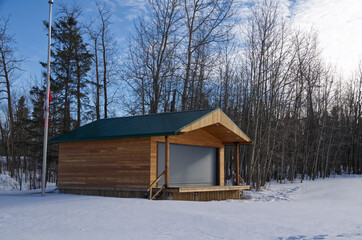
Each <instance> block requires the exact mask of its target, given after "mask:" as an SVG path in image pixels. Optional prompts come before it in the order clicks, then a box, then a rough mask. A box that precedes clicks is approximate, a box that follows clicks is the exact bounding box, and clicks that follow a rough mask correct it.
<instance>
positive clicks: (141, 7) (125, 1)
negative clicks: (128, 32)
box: [115, 0, 148, 21]
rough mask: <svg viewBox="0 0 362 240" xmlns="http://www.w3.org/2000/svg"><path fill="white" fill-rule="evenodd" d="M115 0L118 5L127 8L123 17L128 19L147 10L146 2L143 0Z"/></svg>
mask: <svg viewBox="0 0 362 240" xmlns="http://www.w3.org/2000/svg"><path fill="white" fill-rule="evenodd" d="M115 2H117V4H118V5H119V6H120V7H122V8H126V9H127V13H125V17H126V19H127V20H129V21H130V20H133V19H135V18H137V17H139V16H142V15H143V14H144V13H145V12H147V5H148V3H147V1H145V0H115Z"/></svg>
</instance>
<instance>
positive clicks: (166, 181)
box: [165, 136, 170, 188]
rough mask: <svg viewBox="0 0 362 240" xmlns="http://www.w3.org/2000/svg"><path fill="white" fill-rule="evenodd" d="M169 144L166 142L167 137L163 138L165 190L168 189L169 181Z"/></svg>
mask: <svg viewBox="0 0 362 240" xmlns="http://www.w3.org/2000/svg"><path fill="white" fill-rule="evenodd" d="M169 168H170V144H169V142H168V137H167V136H165V185H166V188H168V187H169V179H170V169H169Z"/></svg>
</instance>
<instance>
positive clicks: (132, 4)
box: [0, 0, 146, 91]
mask: <svg viewBox="0 0 362 240" xmlns="http://www.w3.org/2000/svg"><path fill="white" fill-rule="evenodd" d="M75 2H76V4H77V5H78V6H80V7H81V8H82V11H83V19H81V21H82V22H87V20H88V19H90V18H91V16H94V15H95V14H96V6H95V1H93V0H92V1H89V0H88V1H87V0H77V1H72V0H54V4H53V23H54V19H55V17H56V15H57V12H58V11H59V9H60V6H59V4H60V3H64V4H66V5H69V6H71V5H72V4H74V3H75ZM104 2H106V3H107V4H108V5H109V6H110V7H111V8H112V10H113V11H114V15H113V19H112V22H113V26H112V29H113V32H114V35H115V38H116V40H117V42H118V46H119V47H120V48H124V47H125V46H127V37H128V35H129V32H130V30H131V29H132V26H133V19H134V18H136V17H137V16H139V15H141V14H142V12H144V8H145V2H146V1H143V0H132V1H128V0H123V1H122V0H120V1H116V0H113V1H104ZM0 16H1V17H5V18H7V17H8V16H10V25H9V32H10V33H11V34H13V35H14V38H15V40H16V45H15V46H16V50H17V53H18V55H19V56H20V57H22V58H24V59H25V61H24V62H23V63H22V69H23V70H24V71H23V72H22V73H21V81H22V83H21V84H16V85H17V86H24V91H28V89H29V88H28V87H30V86H32V85H34V84H37V83H38V81H39V78H40V76H41V67H40V64H39V62H40V61H43V62H46V60H47V45H48V37H47V30H46V29H45V27H44V26H43V23H42V21H43V20H47V21H48V19H49V3H48V0H0ZM35 79H37V80H35ZM24 81H25V82H24ZM34 81H35V82H34Z"/></svg>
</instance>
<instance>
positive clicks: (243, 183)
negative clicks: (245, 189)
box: [239, 175, 246, 186]
mask: <svg viewBox="0 0 362 240" xmlns="http://www.w3.org/2000/svg"><path fill="white" fill-rule="evenodd" d="M239 180H240V182H241V185H242V186H244V185H246V184H245V182H244V179H243V178H242V177H241V176H240V175H239Z"/></svg>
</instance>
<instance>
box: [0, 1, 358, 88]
mask: <svg viewBox="0 0 362 240" xmlns="http://www.w3.org/2000/svg"><path fill="white" fill-rule="evenodd" d="M240 1H241V2H250V1H258V0H239V1H238V2H240ZM280 1H281V2H282V3H283V4H284V6H287V7H289V8H290V9H289V10H290V11H291V12H292V18H293V21H294V22H295V24H296V25H298V26H300V27H301V28H304V29H310V28H311V27H313V28H314V29H317V31H318V32H319V36H320V38H319V40H320V45H321V48H322V50H323V52H322V53H323V56H324V58H325V60H326V62H330V63H332V64H334V65H335V66H336V67H337V69H338V70H339V71H340V72H341V73H347V74H348V73H349V72H351V71H353V70H354V69H357V66H358V61H359V60H361V59H362V40H361V39H362V27H361V26H362V14H361V12H362V0H343V1H342V0H293V1H292V2H293V4H291V1H288V0H280ZM75 2H76V4H77V5H79V6H80V7H81V8H82V9H83V13H84V14H83V15H84V16H85V17H84V19H81V21H83V20H85V21H83V22H86V21H87V20H88V19H89V18H90V16H92V15H94V14H96V7H95V1H93V0H88V1H87V0H77V1H74V0H54V4H53V19H54V17H55V16H56V14H57V12H58V10H59V4H60V3H64V4H66V5H71V4H74V3H75ZM103 2H106V3H107V4H108V5H109V6H111V8H112V10H113V12H114V15H113V19H112V21H113V27H112V28H113V33H114V36H115V38H116V39H117V42H118V47H119V48H120V50H122V49H124V48H125V47H126V46H127V37H128V35H129V33H130V31H131V30H132V27H133V19H134V18H136V17H137V16H140V15H142V14H143V13H144V12H145V8H146V2H147V1H146V0H103ZM0 16H1V17H7V16H10V26H9V31H10V33H12V34H14V37H15V39H16V42H17V44H16V48H17V52H18V54H19V55H20V56H21V57H22V58H25V59H26V61H25V62H24V63H23V64H22V69H23V70H24V71H23V72H22V73H21V82H22V83H21V84H20V85H19V86H24V89H29V87H30V86H32V85H34V84H36V83H39V82H34V81H36V80H34V79H39V78H40V71H41V67H40V65H39V61H46V54H47V36H46V30H45V28H44V26H43V24H42V21H43V20H48V17H49V4H48V0H0ZM37 81H39V80H37Z"/></svg>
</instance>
